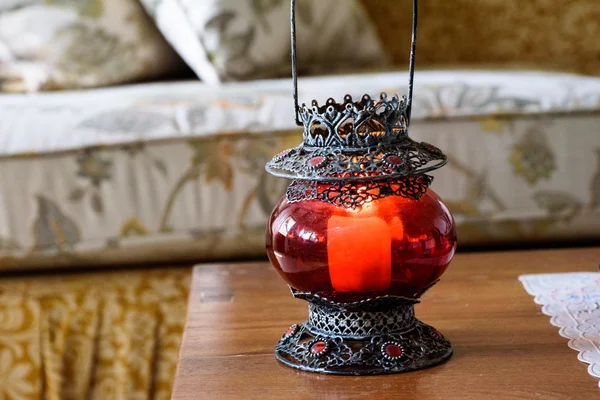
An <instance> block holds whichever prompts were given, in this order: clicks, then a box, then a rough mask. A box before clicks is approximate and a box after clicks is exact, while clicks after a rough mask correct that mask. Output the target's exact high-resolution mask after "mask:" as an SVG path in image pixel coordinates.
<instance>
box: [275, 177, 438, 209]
mask: <svg viewBox="0 0 600 400" xmlns="http://www.w3.org/2000/svg"><path fill="white" fill-rule="evenodd" d="M432 181H433V177H431V176H429V175H418V176H410V177H406V178H402V179H393V180H389V181H371V182H364V183H356V182H323V183H319V182H316V181H294V182H292V184H291V185H290V186H289V187H288V190H287V192H286V196H287V199H288V201H289V202H290V203H293V202H298V201H307V200H320V201H324V202H327V203H331V204H334V205H336V206H339V207H344V208H351V209H355V208H358V207H362V206H363V205H365V204H366V203H370V202H372V201H374V200H377V199H381V198H384V197H388V196H401V197H405V198H407V199H412V200H419V199H420V198H421V196H423V195H424V194H425V192H427V188H428V187H429V185H431V182H432Z"/></svg>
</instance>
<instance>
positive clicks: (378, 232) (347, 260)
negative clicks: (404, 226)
mask: <svg viewBox="0 0 600 400" xmlns="http://www.w3.org/2000/svg"><path fill="white" fill-rule="evenodd" d="M362 211H365V210H361V211H359V212H357V213H356V214H355V215H350V216H337V215H333V216H332V217H331V218H330V219H329V222H328V223H327V257H328V264H329V277H330V279H331V284H332V286H333V288H334V289H335V290H336V291H338V292H377V291H382V290H386V289H389V288H390V286H391V283H392V229H391V228H390V227H389V226H388V224H387V223H386V222H385V221H384V220H383V219H381V218H379V217H376V216H372V214H371V213H369V214H370V215H369V216H361V215H360V213H361V212H362Z"/></svg>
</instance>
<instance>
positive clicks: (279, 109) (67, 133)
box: [0, 71, 600, 269]
mask: <svg viewBox="0 0 600 400" xmlns="http://www.w3.org/2000/svg"><path fill="white" fill-rule="evenodd" d="M405 79H406V75H405V74H404V73H392V74H371V75H349V76H340V77H321V78H306V79H301V82H300V89H301V93H300V94H301V101H304V102H308V101H310V100H311V99H313V98H315V99H318V100H320V101H324V100H326V99H327V98H328V97H329V96H335V97H336V98H338V99H342V98H343V95H344V94H345V93H346V92H347V91H348V89H350V92H351V94H352V95H353V96H355V98H356V97H359V96H361V95H362V94H364V93H370V94H372V95H374V94H376V93H378V92H379V91H387V92H389V93H395V92H397V93H404V91H405V88H404V87H403V85H402V84H401V83H403V82H405ZM416 82H417V86H416V98H415V103H416V104H415V109H414V113H415V120H414V124H413V126H412V127H411V136H412V137H413V138H415V139H416V140H424V141H428V142H431V143H433V144H436V145H438V146H439V147H441V148H442V149H444V150H445V151H446V152H447V154H448V155H449V157H450V163H449V166H447V167H446V168H443V169H442V170H440V171H439V172H438V173H436V174H435V175H436V180H435V181H434V183H433V189H434V190H436V191H437V192H438V193H439V194H440V195H441V196H442V197H443V198H444V199H445V201H446V202H447V204H448V205H449V207H450V208H451V210H452V211H453V213H454V216H455V218H456V220H457V224H458V229H459V236H460V241H461V245H463V246H466V245H469V244H471V245H472V244H490V243H494V242H511V241H512V242H519V241H534V240H546V241H548V240H559V239H565V238H568V239H580V238H598V237H600V209H599V208H598V207H599V206H600V150H599V149H600V135H599V134H598V126H600V113H599V110H598V104H600V79H597V78H586V77H580V76H575V75H568V74H550V73H536V72H520V73H494V72H455V71H448V72H420V73H418V74H417V77H416ZM290 86H291V85H290V81H289V80H281V81H279V80H272V81H260V82H253V83H235V84H226V85H223V86H222V87H216V88H215V87H211V86H209V85H206V84H203V83H200V82H182V83H162V84H151V85H137V86H129V87H122V88H114V89H97V90H90V91H82V92H68V93H56V94H54V93H52V94H48V93H42V94H38V95H35V96H25V95H4V96H0V120H1V121H2V122H3V123H2V124H1V125H0V146H1V154H2V157H1V159H0V182H1V183H0V185H1V186H0V188H1V190H0V205H1V206H0V211H1V212H0V268H2V269H20V268H43V267H54V268H55V267H57V266H70V265H79V266H84V265H98V264H105V265H108V264H118V265H124V264H127V263H140V262H161V261H170V262H173V261H175V260H183V259H194V260H198V259H216V258H232V257H247V256H260V255H264V229H265V223H266V220H267V217H268V215H269V214H270V212H271V210H272V208H273V206H274V204H275V203H276V202H277V201H278V199H279V198H280V196H281V195H282V194H283V193H284V190H285V188H286V184H287V182H286V181H284V180H281V179H277V178H273V177H271V176H270V175H268V174H266V173H265V172H264V164H265V162H266V161H267V160H268V159H270V158H271V157H272V155H274V154H276V153H277V152H279V151H280V150H281V149H283V148H287V147H291V146H293V145H295V144H296V143H298V142H299V140H300V132H299V131H298V129H297V128H296V127H295V124H294V116H293V107H292V100H291V87H290Z"/></svg>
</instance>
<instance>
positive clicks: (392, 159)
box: [385, 156, 404, 165]
mask: <svg viewBox="0 0 600 400" xmlns="http://www.w3.org/2000/svg"><path fill="white" fill-rule="evenodd" d="M385 160H386V161H387V163H388V164H390V165H402V163H403V162H404V160H403V159H402V157H400V156H388V157H386V159H385Z"/></svg>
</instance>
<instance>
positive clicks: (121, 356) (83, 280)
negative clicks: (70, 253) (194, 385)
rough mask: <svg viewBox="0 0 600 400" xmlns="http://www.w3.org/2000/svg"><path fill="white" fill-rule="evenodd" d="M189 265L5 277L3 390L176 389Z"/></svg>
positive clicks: (112, 392)
mask: <svg viewBox="0 0 600 400" xmlns="http://www.w3.org/2000/svg"><path fill="white" fill-rule="evenodd" d="M190 277H191V269H190V268H169V269H160V270H152V269H147V270H145V271H119V272H95V273H85V274H81V273H79V274H70V275H61V274H58V275H52V276H50V275H46V276H44V275H41V276H29V277H26V276H19V277H12V278H7V277H3V278H2V279H0V321H2V323H0V398H1V399H15V400H17V399H18V400H36V399H61V400H81V399H90V400H108V399H153V400H168V399H170V398H171V387H172V385H173V380H174V378H175V366H176V363H177V359H178V355H179V345H180V343H181V337H182V332H183V325H184V323H185V310H186V304H187V297H188V293H189V286H190Z"/></svg>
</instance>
